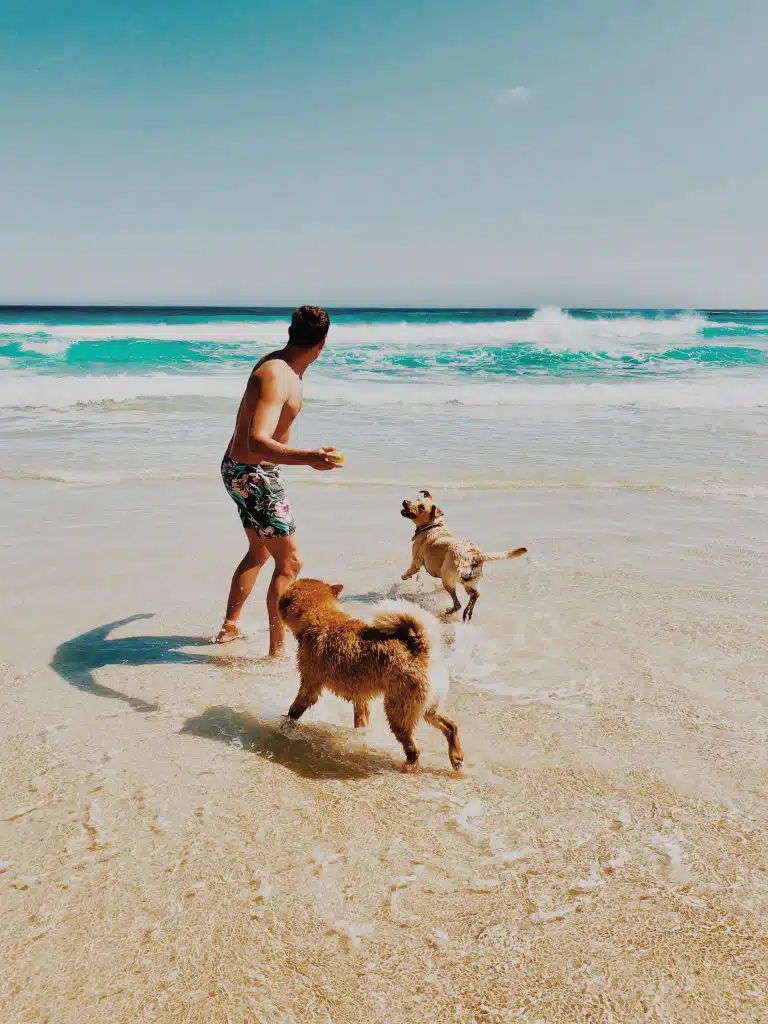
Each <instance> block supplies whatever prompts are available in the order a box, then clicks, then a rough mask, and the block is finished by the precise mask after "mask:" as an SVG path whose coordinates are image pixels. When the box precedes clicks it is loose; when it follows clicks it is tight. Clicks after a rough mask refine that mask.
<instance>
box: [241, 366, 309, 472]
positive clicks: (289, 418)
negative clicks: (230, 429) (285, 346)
mask: <svg viewBox="0 0 768 1024" xmlns="http://www.w3.org/2000/svg"><path fill="white" fill-rule="evenodd" d="M273 360H274V361H276V362H277V361H279V362H280V364H281V377H282V381H283V385H284V392H285V399H284V402H283V408H282V410H281V412H280V418H279V420H278V422H277V426H276V427H275V431H274V433H273V434H272V438H273V440H275V441H279V442H280V444H287V443H288V441H289V439H290V435H291V426H292V424H293V421H294V420H295V419H296V417H297V416H298V414H299V413H300V412H301V406H302V401H303V389H302V383H301V378H300V377H299V376H298V374H296V372H295V371H294V370H292V369H291V367H290V366H288V365H287V363H285V362H284V360H281V359H280V360H278V358H277V357H276V356H275V354H274V353H271V354H270V355H268V356H265V357H264V358H263V359H261V360H259V362H258V363H257V364H256V366H254V368H253V371H252V373H251V376H250V379H249V381H248V384H247V386H246V389H245V394H244V395H243V398H242V400H241V402H240V408H239V409H238V411H237V419H236V421H235V431H234V434H233V435H232V441H231V443H230V446H229V454H230V456H231V457H232V459H233V460H234V461H235V462H241V463H249V462H250V461H251V456H250V453H249V448H248V437H249V434H250V431H251V423H252V422H253V416H254V413H255V411H256V407H257V405H258V402H259V399H260V397H261V380H260V378H259V370H260V369H261V368H262V367H263V366H264V364H265V363H267V362H270V361H273Z"/></svg>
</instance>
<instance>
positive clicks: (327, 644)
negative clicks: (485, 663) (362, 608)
mask: <svg viewBox="0 0 768 1024" xmlns="http://www.w3.org/2000/svg"><path fill="white" fill-rule="evenodd" d="M342 589H343V588H342V587H341V585H340V584H336V585H335V586H330V585H329V584H328V583H324V582H323V581H322V580H311V579H300V580H297V581H296V582H295V583H294V584H293V585H292V586H291V587H290V588H289V589H288V590H287V591H286V593H285V594H283V596H282V597H281V598H280V613H281V615H282V616H283V618H284V619H285V622H286V624H287V625H288V627H289V629H290V630H291V632H292V633H293V635H294V636H295V637H296V639H297V641H298V644H299V652H298V658H297V663H298V668H299V675H300V677H301V685H300V687H299V692H298V693H297V695H296V699H295V700H294V702H293V704H292V705H291V708H290V710H289V712H288V717H289V718H292V719H294V720H295V719H298V718H301V716H302V715H303V714H304V712H305V711H306V710H307V708H310V707H312V705H313V704H315V703H316V701H317V699H318V698H319V696H320V694H321V693H322V692H323V690H324V689H328V690H330V691H331V692H332V693H335V694H336V696H337V697H343V698H344V700H348V701H351V702H352V704H354V706H355V727H356V728H357V727H358V726H361V725H367V723H368V717H369V704H370V701H371V700H372V698H374V697H380V696H382V694H383V696H384V711H385V713H386V716H387V721H388V722H389V725H390V728H391V729H392V732H393V733H394V734H395V736H396V737H397V739H398V740H399V741H400V743H402V745H403V750H404V751H405V758H406V763H405V770H408V769H411V768H415V767H416V766H417V764H418V761H419V749H418V747H417V746H416V744H415V742H414V739H413V734H414V731H415V729H416V726H417V724H418V723H419V721H420V720H421V719H422V718H424V719H425V720H426V721H427V722H429V724H430V725H433V726H434V727H435V728H436V729H439V730H440V732H441V733H442V734H443V735H444V736H445V738H446V739H447V740H448V756H449V758H450V759H451V764H452V765H453V767H454V768H455V769H457V770H458V769H459V768H460V767H461V765H462V763H463V761H464V754H463V753H462V750H461V745H460V743H459V729H458V726H457V725H456V723H455V722H452V721H451V720H450V719H449V718H445V717H444V716H443V715H441V714H439V713H438V709H439V705H440V698H441V697H442V696H443V694H444V693H445V691H446V690H447V688H448V673H447V672H446V669H445V665H444V664H443V660H442V649H441V641H440V630H439V626H438V624H437V620H436V619H435V618H434V616H431V615H430V614H429V613H428V612H425V611H423V610H422V609H421V608H417V607H415V605H412V604H409V603H408V602H406V601H385V602H382V603H381V604H380V605H378V606H377V607H376V608H375V615H374V618H373V621H372V622H371V623H367V622H363V621H362V619H355V618H353V617H352V616H351V615H348V614H347V613H346V612H345V611H344V609H343V608H342V607H341V605H340V604H339V600H338V598H339V594H340V593H341V591H342Z"/></svg>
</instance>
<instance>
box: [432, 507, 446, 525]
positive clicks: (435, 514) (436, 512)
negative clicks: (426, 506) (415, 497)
mask: <svg viewBox="0 0 768 1024" xmlns="http://www.w3.org/2000/svg"><path fill="white" fill-rule="evenodd" d="M442 515H445V513H444V512H443V510H442V509H441V508H438V507H437V505H433V506H432V508H431V509H430V510H429V518H430V521H434V520H435V519H437V517H438V516H442Z"/></svg>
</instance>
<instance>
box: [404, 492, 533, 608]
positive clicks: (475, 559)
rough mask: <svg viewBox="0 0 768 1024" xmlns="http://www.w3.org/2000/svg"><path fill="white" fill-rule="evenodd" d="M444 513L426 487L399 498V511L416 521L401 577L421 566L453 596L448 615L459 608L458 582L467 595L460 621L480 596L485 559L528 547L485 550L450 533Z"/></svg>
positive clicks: (522, 551)
mask: <svg viewBox="0 0 768 1024" xmlns="http://www.w3.org/2000/svg"><path fill="white" fill-rule="evenodd" d="M444 514H445V513H444V512H443V510H442V509H441V508H438V507H437V505H436V504H435V501H434V499H433V498H432V495H431V494H430V493H429V491H419V499H418V501H408V500H407V499H406V500H405V501H404V502H403V507H402V508H401V509H400V515H401V516H403V517H404V518H405V519H410V520H412V521H413V522H414V523H415V525H416V532H415V533H414V535H413V549H412V552H411V567H410V569H408V571H407V572H404V573H403V576H402V578H403V579H404V580H407V579H410V577H411V576H415V575H416V574H417V573H418V572H419V570H420V569H421V568H422V567H423V568H424V569H426V570H427V572H428V573H429V575H430V576H434V577H435V578H436V579H439V580H442V583H443V586H444V587H445V589H446V590H447V591H448V593H449V594H450V596H451V598H452V599H453V607H452V608H450V609H449V610H448V614H449V615H450V614H451V613H452V612H457V611H458V610H459V609H460V608H461V602H460V601H459V599H458V597H457V596H456V585H457V584H458V583H461V585H462V586H463V587H464V589H465V590H466V592H467V594H468V595H469V601H468V602H467V605H466V607H465V608H464V621H465V622H468V621H469V620H470V619H471V618H472V612H473V611H474V610H475V605H476V604H477V599H478V597H479V596H480V593H479V589H478V587H479V584H480V579H481V578H482V575H483V565H484V564H485V563H486V562H501V561H504V560H505V559H507V558H519V557H520V555H524V554H525V553H526V552H527V551H528V548H515V550H514V551H498V552H490V553H489V552H485V551H481V549H480V548H479V547H478V546H477V544H473V543H472V541H470V540H461V539H460V538H459V537H456V536H454V534H452V533H451V531H450V530H449V529H448V528H447V527H446V526H445V525H444V524H443V515H444Z"/></svg>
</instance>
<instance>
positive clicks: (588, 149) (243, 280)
mask: <svg viewBox="0 0 768 1024" xmlns="http://www.w3.org/2000/svg"><path fill="white" fill-rule="evenodd" d="M766 40H768V4H766V3H765V2H764V0H733V2H731V3H728V4H726V3H725V2H719V0H717V2H715V0H665V2H660V0H526V2H523V0H505V2H502V0H481V2H479V3H478V2H477V0H474V2H465V0H388V2H380V0H354V2H353V0H291V2H289V0H261V2H260V0H248V2H246V0H216V2H212V0H206V2H202V0H184V2H181V0H163V2H162V3H158V2H156V0H155V2H152V3H150V2H147V0H132V2H131V3H126V2H124V0H110V2H109V3H105V2H104V0H100V2H94V0H0V89H2V95H3V104H2V106H1V107H0V137H1V138H2V140H3V141H2V160H0V301H4V302H24V301H27V302H34V301H40V302H44V301H49V302H182V303H183V302H190V303H280V304H282V303H286V304H292V303H299V302H304V301H308V302H319V303H326V304H329V305H330V304H368V303H370V304H410V305H419V304H440V305H470V304H478V305H483V304H501V305H516V304H523V305H529V304H530V305H543V304H547V305H552V304H554V305H671V306H685V307H688V306H691V307H692V306H699V305H707V306H717V305H719V306H768V201H766V196H767V193H768V60H766V57H765V49H766Z"/></svg>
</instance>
